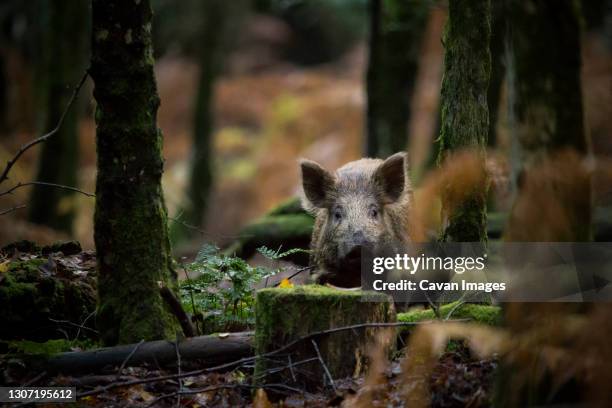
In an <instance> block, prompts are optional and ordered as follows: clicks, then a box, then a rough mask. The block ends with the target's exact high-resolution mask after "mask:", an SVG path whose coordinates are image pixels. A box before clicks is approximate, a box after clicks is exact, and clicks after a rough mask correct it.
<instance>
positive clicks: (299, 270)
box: [266, 265, 314, 287]
mask: <svg viewBox="0 0 612 408" xmlns="http://www.w3.org/2000/svg"><path fill="white" fill-rule="evenodd" d="M312 268H314V265H311V266H305V267H303V268H300V269H298V270H297V271H295V272H293V273H292V274H291V275H289V276H288V277H287V278H285V279H287V280H291V279H293V278H295V277H296V276H297V275H299V274H300V273H302V272H304V271H307V270H309V269H312ZM278 285H280V282H278V283H276V284H275V285H274V286H275V287H276V286H278ZM267 286H268V285H267V282H266V287H267Z"/></svg>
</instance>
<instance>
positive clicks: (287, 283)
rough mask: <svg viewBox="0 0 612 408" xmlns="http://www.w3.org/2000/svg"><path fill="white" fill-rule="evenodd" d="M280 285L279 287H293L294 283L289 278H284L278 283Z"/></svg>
mask: <svg viewBox="0 0 612 408" xmlns="http://www.w3.org/2000/svg"><path fill="white" fill-rule="evenodd" d="M278 287H279V288H292V287H293V283H291V282H290V281H289V279H287V278H284V279H283V280H282V281H280V284H279V285H278Z"/></svg>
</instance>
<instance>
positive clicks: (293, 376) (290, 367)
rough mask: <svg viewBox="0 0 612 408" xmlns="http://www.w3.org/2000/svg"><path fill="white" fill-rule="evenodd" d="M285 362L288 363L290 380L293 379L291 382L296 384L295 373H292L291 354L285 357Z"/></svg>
mask: <svg viewBox="0 0 612 408" xmlns="http://www.w3.org/2000/svg"><path fill="white" fill-rule="evenodd" d="M287 360H288V361H289V372H290V373H291V378H293V382H296V381H297V379H296V378H295V371H293V362H292V361H291V354H288V355H287Z"/></svg>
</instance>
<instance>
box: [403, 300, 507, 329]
mask: <svg viewBox="0 0 612 408" xmlns="http://www.w3.org/2000/svg"><path fill="white" fill-rule="evenodd" d="M455 306H456V303H449V304H446V305H443V306H442V307H440V315H441V317H442V318H443V319H444V318H446V317H447V316H448V314H449V313H450V312H451V310H452V309H453V308H454V307H455ZM434 319H436V315H435V314H434V311H433V310H432V309H419V310H412V311H408V312H405V313H398V314H397V320H398V321H400V322H407V323H410V322H421V321H426V320H434ZM450 319H470V320H472V321H474V322H477V323H482V324H487V325H490V326H498V325H500V324H501V322H502V310H501V308H500V307H499V306H491V305H482V304H473V303H465V304H463V305H461V306H459V307H458V308H456V309H455V310H454V311H453V313H452V315H451V316H450Z"/></svg>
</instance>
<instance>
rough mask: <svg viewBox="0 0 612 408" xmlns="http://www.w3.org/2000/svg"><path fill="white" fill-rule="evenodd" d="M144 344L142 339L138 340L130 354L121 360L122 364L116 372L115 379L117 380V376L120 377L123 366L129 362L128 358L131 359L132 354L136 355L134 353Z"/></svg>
mask: <svg viewBox="0 0 612 408" xmlns="http://www.w3.org/2000/svg"><path fill="white" fill-rule="evenodd" d="M143 344H144V339H142V340H140V341H139V342H138V343H137V344H136V345H135V346H134V348H133V349H132V351H130V354H128V355H127V357H126V358H125V359H124V360H123V362H122V363H121V366H119V369H118V370H117V378H119V376H120V375H121V372H122V371H123V369H124V368H125V365H126V364H127V362H128V361H130V358H132V356H133V355H134V354H136V351H138V349H139V348H140V346H142V345H143Z"/></svg>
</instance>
